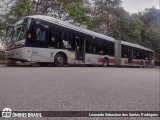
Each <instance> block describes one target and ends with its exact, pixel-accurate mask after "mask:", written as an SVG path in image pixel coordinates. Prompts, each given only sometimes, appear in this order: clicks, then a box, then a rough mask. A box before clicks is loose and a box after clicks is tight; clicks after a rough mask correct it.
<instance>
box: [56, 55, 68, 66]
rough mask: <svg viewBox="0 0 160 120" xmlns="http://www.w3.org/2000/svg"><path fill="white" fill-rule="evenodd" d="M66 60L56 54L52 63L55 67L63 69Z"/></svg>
mask: <svg viewBox="0 0 160 120" xmlns="http://www.w3.org/2000/svg"><path fill="white" fill-rule="evenodd" d="M65 61H66V58H65V56H64V55H63V54H60V53H59V54H57V55H56V57H55V59H54V63H55V65H56V66H57V67H63V66H64V65H65Z"/></svg>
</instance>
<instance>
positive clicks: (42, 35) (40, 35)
mask: <svg viewBox="0 0 160 120" xmlns="http://www.w3.org/2000/svg"><path fill="white" fill-rule="evenodd" d="M36 40H40V41H45V40H46V31H45V30H43V29H42V28H37V29H36Z"/></svg>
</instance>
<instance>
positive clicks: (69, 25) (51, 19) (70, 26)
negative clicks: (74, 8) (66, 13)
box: [27, 15, 115, 42]
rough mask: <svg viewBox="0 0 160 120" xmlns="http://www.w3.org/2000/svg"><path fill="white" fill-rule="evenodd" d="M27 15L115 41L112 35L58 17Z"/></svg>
mask: <svg viewBox="0 0 160 120" xmlns="http://www.w3.org/2000/svg"><path fill="white" fill-rule="evenodd" d="M27 17H30V18H35V19H41V20H44V21H47V22H50V23H54V24H57V25H60V26H63V27H66V28H69V29H73V30H76V31H78V32H82V33H85V34H88V35H92V36H94V37H98V38H102V39H105V40H108V41H111V42H114V41H115V39H114V38H112V37H108V36H105V35H102V34H99V33H96V32H93V31H91V30H87V29H84V28H81V27H78V26H74V25H72V24H70V23H67V22H64V21H62V20H59V19H56V18H53V17H49V16H44V15H33V16H27Z"/></svg>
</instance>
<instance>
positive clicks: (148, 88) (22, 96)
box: [0, 66, 160, 120]
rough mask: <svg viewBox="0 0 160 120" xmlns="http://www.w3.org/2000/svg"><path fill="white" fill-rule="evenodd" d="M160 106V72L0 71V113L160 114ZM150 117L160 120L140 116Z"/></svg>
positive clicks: (96, 69)
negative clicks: (155, 112) (9, 111)
mask: <svg viewBox="0 0 160 120" xmlns="http://www.w3.org/2000/svg"><path fill="white" fill-rule="evenodd" d="M159 103H160V69H158V68H114V67H109V68H103V67H5V66H1V67H0V111H1V110H2V109H3V108H5V107H9V108H11V109H12V110H16V111H23V110H24V111H25V110H26V111H27V110H31V111H32V110H34V111H41V110H42V111H159V110H160V107H159V105H160V104H159ZM43 119H45V120H46V119H53V118H43ZM54 119H73V120H75V119H78V120H79V119H86V120H88V119H95V120H99V119H100V120H101V119H104V120H113V119H114V120H137V118H54ZM150 119H153V120H158V119H159V118H138V120H150ZM38 120H39V119H38Z"/></svg>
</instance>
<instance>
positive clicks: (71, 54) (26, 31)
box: [6, 15, 154, 67]
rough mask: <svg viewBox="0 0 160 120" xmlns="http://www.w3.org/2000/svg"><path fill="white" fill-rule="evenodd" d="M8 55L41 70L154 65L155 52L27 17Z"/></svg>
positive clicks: (16, 28) (45, 19) (19, 24)
mask: <svg viewBox="0 0 160 120" xmlns="http://www.w3.org/2000/svg"><path fill="white" fill-rule="evenodd" d="M6 55H7V58H8V59H9V60H12V61H13V60H14V61H22V62H35V63H38V64H39V65H41V66H46V65H48V64H51V63H54V64H55V65H56V66H64V65H71V64H75V65H76V64H83V65H102V66H110V65H115V66H139V67H147V66H153V65H154V51H152V50H150V49H148V48H145V47H143V46H140V45H136V44H132V43H129V42H125V41H121V40H116V39H114V38H111V37H108V36H105V35H102V34H99V33H96V32H93V31H90V30H87V29H84V28H81V27H77V26H74V25H71V24H69V23H67V22H64V21H61V20H58V19H55V18H52V17H49V16H43V15H33V16H27V17H25V18H23V19H22V20H20V21H18V22H17V23H16V24H15V25H14V26H13V30H12V32H11V36H10V38H9V40H8V45H7V49H6Z"/></svg>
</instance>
